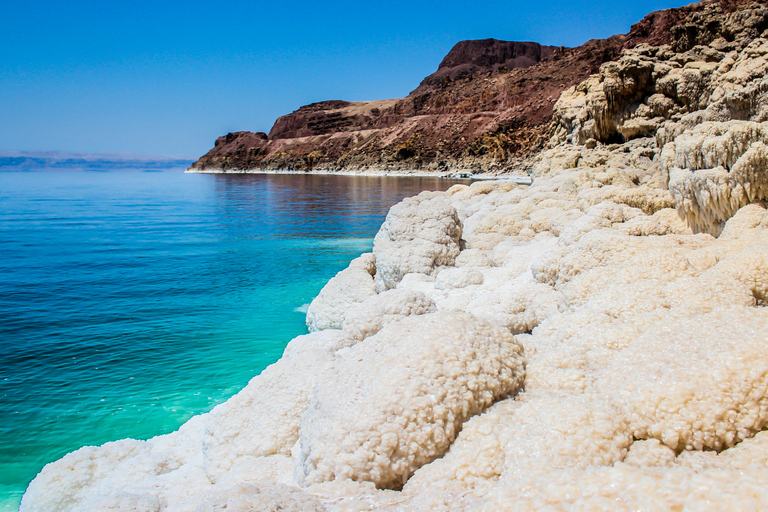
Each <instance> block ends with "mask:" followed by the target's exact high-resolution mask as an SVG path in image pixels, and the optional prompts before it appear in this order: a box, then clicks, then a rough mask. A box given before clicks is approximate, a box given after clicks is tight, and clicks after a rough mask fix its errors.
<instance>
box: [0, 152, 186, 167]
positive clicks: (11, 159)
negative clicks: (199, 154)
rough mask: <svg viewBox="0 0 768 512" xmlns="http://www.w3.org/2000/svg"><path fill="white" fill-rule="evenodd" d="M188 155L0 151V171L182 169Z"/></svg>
mask: <svg viewBox="0 0 768 512" xmlns="http://www.w3.org/2000/svg"><path fill="white" fill-rule="evenodd" d="M193 161H194V159H191V158H181V157H169V156H157V155H136V154H130V153H65V152H60V151H4V152H0V172H2V171H40V170H61V171H94V172H109V171H168V170H174V169H180V170H183V169H185V168H187V167H189V165H190V164H191V163H192V162H193Z"/></svg>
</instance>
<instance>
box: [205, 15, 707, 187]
mask: <svg viewBox="0 0 768 512" xmlns="http://www.w3.org/2000/svg"><path fill="white" fill-rule="evenodd" d="M699 9H700V6H699V5H698V4H694V5H693V6H689V7H684V8H681V9H670V10H667V11H660V12H657V13H652V14H650V15H648V16H647V17H645V18H644V19H643V20H642V21H640V22H639V23H637V24H636V25H634V26H633V27H632V29H631V30H630V32H629V33H628V34H623V35H617V36H613V37H611V38H608V39H604V40H592V41H589V42H587V43H585V44H584V45H582V46H580V47H578V48H562V47H548V46H540V45H538V44H536V43H519V42H508V41H498V40H495V39H486V40H480V41H463V42H460V43H458V44H457V45H456V46H455V47H454V48H453V49H452V50H451V51H450V52H449V54H448V55H447V56H446V57H445V59H444V60H443V62H442V63H441V64H440V66H439V68H438V70H437V71H436V72H435V73H434V74H432V75H430V76H428V77H427V78H425V79H424V81H423V82H422V83H421V85H419V87H418V88H416V89H415V90H414V91H413V92H412V93H411V94H409V95H408V96H407V97H406V98H402V99H394V100H380V101H369V102H345V101H324V102H320V103H314V104H312V105H307V106H305V107H301V108H300V109H298V110H297V111H295V112H293V113H291V114H288V115H286V116H283V117H281V118H279V119H278V120H277V121H276V122H275V125H274V127H273V128H272V130H270V133H269V136H268V137H264V135H263V134H261V133H258V134H253V133H250V132H237V133H231V134H228V135H226V136H225V137H220V138H219V139H218V140H217V141H216V146H215V147H214V148H213V149H212V150H211V151H209V152H208V153H207V154H206V155H205V156H203V157H202V158H200V160H198V161H197V162H195V163H194V164H193V165H192V167H191V168H190V170H191V171H197V172H205V171H207V172H223V171H230V172H232V171H243V170H300V171H312V170H316V171H317V170H328V171H355V172H415V171H418V172H430V173H440V174H446V173H452V172H471V173H478V172H484V173H488V172H490V173H499V172H509V171H516V172H524V169H525V168H526V167H529V165H528V164H527V162H526V161H525V158H526V157H528V156H529V155H530V154H531V152H532V151H533V150H536V149H540V148H541V147H542V145H543V143H544V142H545V141H546V138H545V135H546V133H547V129H548V126H549V122H550V120H551V119H552V111H553V107H554V104H555V102H556V101H557V99H558V98H559V96H560V94H561V93H562V92H563V91H564V90H566V89H568V88H569V87H572V86H575V85H577V84H579V83H580V82H582V81H583V80H585V79H586V78H587V77H589V76H590V75H591V74H593V73H595V72H597V71H598V69H599V67H600V65H601V64H603V63H605V62H608V61H611V60H613V59H616V58H617V57H618V56H619V55H620V54H621V52H622V50H624V49H627V48H633V47H635V46H637V45H639V44H641V43H648V44H653V45H659V44H668V43H671V42H672V38H673V34H672V30H671V29H672V28H673V27H679V26H681V25H680V24H681V23H682V20H683V19H684V18H685V17H686V16H687V15H688V14H689V13H690V12H697V11H698V10H699Z"/></svg>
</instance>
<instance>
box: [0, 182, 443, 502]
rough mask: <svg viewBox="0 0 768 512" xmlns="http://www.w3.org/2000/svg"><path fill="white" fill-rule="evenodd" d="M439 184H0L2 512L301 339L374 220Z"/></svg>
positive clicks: (366, 242)
mask: <svg viewBox="0 0 768 512" xmlns="http://www.w3.org/2000/svg"><path fill="white" fill-rule="evenodd" d="M453 183H455V182H453V181H450V180H442V179H428V178H382V177H370V178H362V177H341V176H307V175H293V176H288V175H196V174H183V173H181V172H179V171H176V172H160V173H157V172H153V173H148V172H109V173H106V172H102V173H99V172H30V173H14V172H7V173H0V440H1V442H0V510H3V511H5V510H16V508H17V507H18V503H19V500H20V498H21V495H22V493H23V491H24V489H25V488H26V485H27V484H28V483H29V481H30V480H31V479H32V478H33V477H34V476H35V474H36V473H37V472H38V471H39V470H40V469H41V468H42V466H43V465H44V464H46V463H47V462H51V461H53V460H55V459H57V458H59V457H61V456H62V455H64V454H66V453H67V452H70V451H72V450H74V449H77V448H79V447H81V446H84V445H88V444H101V443H104V442H106V441H110V440H115V439H120V438H125V437H133V438H139V439H144V438H148V437H152V436H154V435H158V434H163V433H167V432H171V431H173V430H175V429H176V428H178V426H179V425H181V424H182V423H183V422H184V421H186V420H187V419H189V418H190V417H191V416H192V415H194V414H198V413H201V412H204V411H207V410H210V409H211V408H212V407H213V406H214V405H215V404H217V403H220V402H222V401H224V400H225V399H226V398H228V397H229V396H231V395H232V394H234V393H235V392H236V391H237V390H239V389H240V388H242V387H243V386H244V385H245V384H246V383H247V382H248V380H249V379H250V378H251V377H253V376H254V375H256V374H258V373H259V372H260V371H261V370H263V369H264V368H265V367H266V366H267V365H269V364H270V363H272V362H274V361H275V360H277V359H278V358H279V357H280V354H281V353H282V351H283V348H284V347H285V345H286V343H287V342H288V341H289V340H290V339H291V338H293V337H295V336H297V335H299V334H302V333H304V332H306V327H305V325H304V313H303V307H306V304H307V303H309V302H310V301H311V300H312V298H313V297H314V296H315V295H316V294H317V292H318V291H319V290H320V288H321V287H322V285H323V284H324V283H325V282H326V281H327V280H328V279H329V278H330V277H332V276H333V275H334V274H335V273H336V272H338V271H339V270H341V269H342V268H344V267H345V266H346V265H347V263H348V262H349V261H350V260H351V259H352V258H354V257H355V256H357V255H359V254H360V253H362V252H364V251H367V250H369V249H370V247H371V245H372V241H373V235H374V234H375V233H376V231H377V230H378V227H379V225H380V224H381V222H382V220H383V218H384V216H385V215H386V212H387V210H388V208H389V207H390V206H391V205H392V204H394V203H396V202H397V201H399V200H400V199H401V198H403V197H406V196H410V195H413V194H415V193H418V192H419V191H421V190H427V189H429V190H438V189H446V188H448V187H449V186H451V185H452V184H453Z"/></svg>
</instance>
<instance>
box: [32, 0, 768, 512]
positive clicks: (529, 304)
mask: <svg viewBox="0 0 768 512" xmlns="http://www.w3.org/2000/svg"><path fill="white" fill-rule="evenodd" d="M713 5H714V4H713ZM713 9H716V8H715V7H713ZM711 14H712V16H715V17H716V16H720V18H718V19H720V20H721V22H722V23H723V24H724V26H733V27H736V28H734V32H733V33H734V38H733V40H732V41H726V40H724V39H714V40H712V41H710V42H709V43H707V44H706V45H704V44H702V45H694V46H692V47H691V48H689V49H686V50H685V51H672V50H671V49H670V48H669V47H658V48H655V47H650V46H647V45H641V46H639V47H637V48H635V49H633V50H628V51H626V52H625V53H624V55H623V56H622V58H621V59H620V60H619V61H618V62H616V63H609V64H606V65H604V66H603V67H602V68H601V70H600V73H598V74H597V75H594V76H593V77H591V78H590V79H589V80H587V81H586V82H584V83H583V84H581V85H579V86H578V87H575V88H572V89H571V90H569V91H567V92H566V93H565V94H563V96H562V97H561V100H560V102H558V106H557V107H556V111H555V121H554V124H553V128H552V139H551V141H550V147H549V148H548V149H547V150H545V151H544V152H542V153H541V154H540V155H539V156H538V157H537V158H536V160H535V161H534V162H533V165H534V169H535V176H536V179H535V181H534V183H533V184H532V185H530V186H521V185H518V184H515V183H512V182H491V181H489V182H478V183H473V184H472V185H470V186H466V185H455V186H453V187H452V188H451V189H449V190H448V191H446V192H424V193H421V194H419V195H418V196H416V197H413V198H409V199H406V200H404V201H403V202H401V203H400V204H398V205H396V206H394V207H393V208H392V209H391V210H390V213H389V214H388V216H387V219H386V221H385V222H384V224H383V225H382V227H381V229H380V231H379V233H378V234H377V236H376V239H375V241H374V248H373V251H372V253H369V254H364V255H362V256H360V257H359V258H357V259H356V260H354V261H353V262H352V263H351V264H350V265H349V267H348V268H347V269H345V270H343V271H342V272H340V273H339V274H337V276H336V277H334V278H333V279H331V280H330V281H329V283H328V284H327V285H326V286H325V288H323V290H322V291H321V293H320V294H319V296H318V297H317V298H316V299H315V300H314V301H313V302H312V304H311V305H310V307H309V309H308V311H307V323H308V326H309V327H310V330H311V331H313V332H312V333H310V334H308V335H305V336H300V337H298V338H296V339H294V340H292V341H291V342H290V343H289V344H288V346H287V348H286V350H285V353H284V355H283V357H282V358H281V359H280V360H279V361H278V362H276V363H275V364H273V365H272V366H270V367H269V368H267V369H266V370H265V371H264V372H262V374H261V375H259V376H257V377H255V378H254V379H253V380H252V381H251V382H250V383H249V384H248V386H247V387H246V388H245V389H243V390H242V391H241V392H240V393H238V394H237V395H235V396H234V397H232V398H231V399H230V400H228V401H227V402H226V403H224V404H221V405H219V406H218V407H216V408H215V409H214V410H213V411H211V412H210V413H208V414H204V415H200V416H197V417H195V418H193V419H192V420H190V421H189V422H188V423H186V424H185V425H184V426H182V427H181V428H180V429H179V431H177V432H175V433H172V434H169V435H165V436H159V437H156V438H154V439H150V440H148V441H134V440H122V441H117V442H114V443H108V444H106V445H104V446H101V447H86V448H82V449H80V450H78V451H76V452H73V453H71V454H69V455H67V456H66V457H64V458H63V459H61V460H59V461H57V462H54V463H52V464H49V465H48V466H46V467H45V468H44V469H43V471H42V472H41V473H40V475H39V476H38V477H37V478H36V479H35V480H34V481H33V482H32V483H31V484H30V487H29V489H28V491H27V493H26V494H25V496H24V498H23V501H22V508H21V509H22V511H23V512H33V511H45V512H51V511H92V510H112V511H128V510H131V511H133V510H141V511H152V512H155V511H174V512H182V511H185V512H186V511H190V512H191V511H200V512H202V511H206V512H207V511H222V510H227V511H228V512H232V511H246V510H318V511H329V512H331V511H342V510H344V511H346V510H388V511H410V510H466V511H472V510H482V511H496V510H509V511H512V510H521V511H522V510H607V509H610V510H639V509H642V510H762V509H765V508H768V434H766V432H765V431H764V429H765V428H766V426H768V339H767V338H766V332H768V309H766V307H765V306H766V304H768V212H767V211H766V209H765V204H766V201H768V180H767V179H766V167H767V166H768V122H767V121H768V87H766V86H765V83H766V82H765V80H766V79H765V77H766V72H768V38H766V36H768V34H766V33H762V34H761V33H755V30H757V29H756V28H755V27H761V26H762V23H763V21H764V20H768V10H766V9H764V8H762V7H760V6H757V5H753V6H751V7H749V8H744V9H741V10H737V11H735V12H732V13H722V12H719V14H718V12H713V13H711ZM750 20H757V21H755V22H754V23H752V22H750ZM761 20H763V21H761ZM728 24H730V25H728ZM750 30H751V32H750ZM616 133H621V134H622V136H623V138H624V139H625V140H626V142H623V143H621V144H611V141H612V140H613V137H614V135H615V134H616Z"/></svg>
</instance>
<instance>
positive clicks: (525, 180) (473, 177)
mask: <svg viewBox="0 0 768 512" xmlns="http://www.w3.org/2000/svg"><path fill="white" fill-rule="evenodd" d="M184 172H185V173H189V174H286V175H291V174H296V175H332V176H358V177H366V176H370V177H388V178H389V177H392V178H398V177H406V178H448V179H453V180H467V181H511V182H513V183H518V184H521V185H530V184H531V183H532V178H531V176H530V175H527V174H526V175H523V174H513V173H499V174H492V175H491V174H485V173H483V174H471V173H434V172H410V171H397V172H393V171H333V170H313V171H290V170H271V169H227V170H221V169H203V170H199V169H192V168H189V169H186V170H185V171H184Z"/></svg>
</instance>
